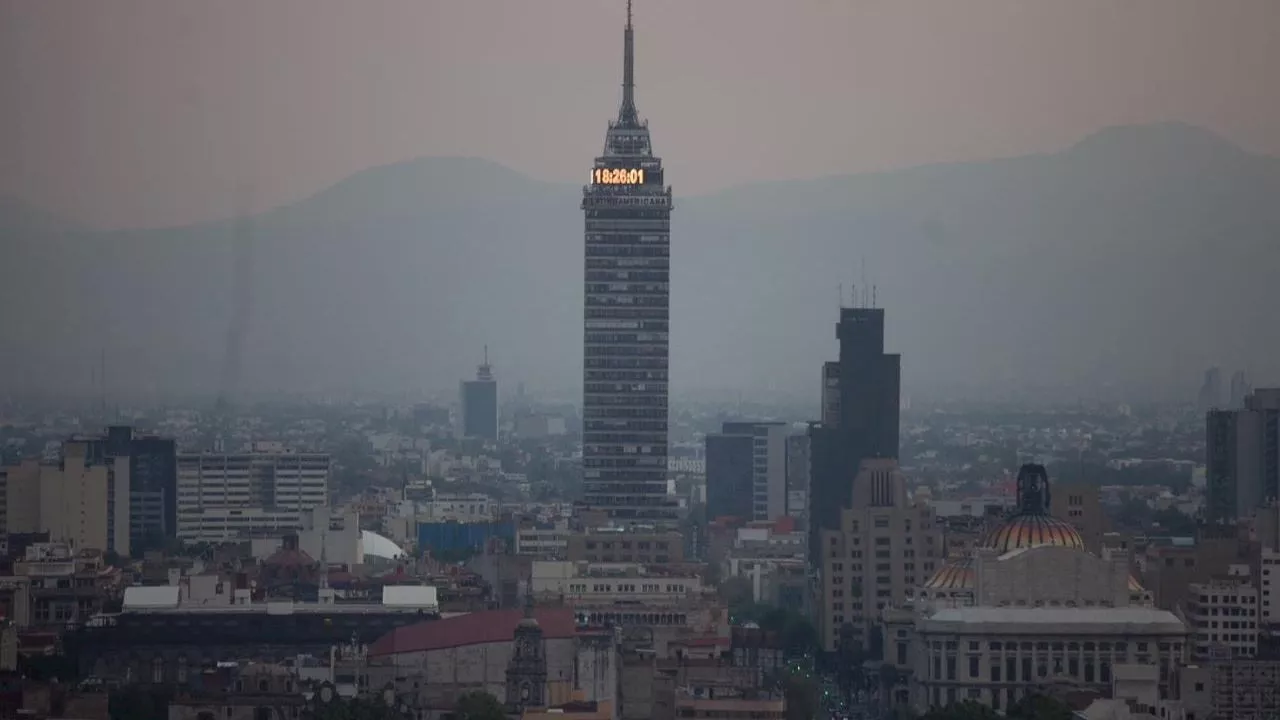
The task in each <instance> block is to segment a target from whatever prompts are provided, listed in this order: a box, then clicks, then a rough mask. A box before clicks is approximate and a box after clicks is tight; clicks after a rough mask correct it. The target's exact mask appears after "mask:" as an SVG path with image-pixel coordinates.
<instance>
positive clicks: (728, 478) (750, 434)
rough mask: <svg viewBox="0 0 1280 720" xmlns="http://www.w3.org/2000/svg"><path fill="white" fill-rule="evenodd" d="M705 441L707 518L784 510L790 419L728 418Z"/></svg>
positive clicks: (772, 515)
mask: <svg viewBox="0 0 1280 720" xmlns="http://www.w3.org/2000/svg"><path fill="white" fill-rule="evenodd" d="M706 443H707V517H708V518H716V517H723V516H726V515H731V516H734V517H740V518H742V519H744V520H776V519H777V518H780V517H782V516H783V515H786V513H787V455H786V452H787V425H786V423H781V422H727V423H724V425H723V429H722V431H721V432H720V433H719V434H714V433H713V434H709V435H707V438H706Z"/></svg>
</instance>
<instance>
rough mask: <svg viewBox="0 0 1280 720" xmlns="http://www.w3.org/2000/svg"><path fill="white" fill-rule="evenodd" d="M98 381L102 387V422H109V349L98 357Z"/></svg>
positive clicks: (103, 349)
mask: <svg viewBox="0 0 1280 720" xmlns="http://www.w3.org/2000/svg"><path fill="white" fill-rule="evenodd" d="M98 380H99V381H100V382H101V384H102V387H101V388H99V390H100V391H101V395H100V399H101V403H102V421H103V422H106V421H107V349H106V348H105V347H104V348H102V350H101V353H100V355H99V357H98Z"/></svg>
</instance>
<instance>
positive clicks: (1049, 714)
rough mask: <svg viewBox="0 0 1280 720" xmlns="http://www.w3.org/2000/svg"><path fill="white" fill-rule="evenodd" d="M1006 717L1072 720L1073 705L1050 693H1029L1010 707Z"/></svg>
mask: <svg viewBox="0 0 1280 720" xmlns="http://www.w3.org/2000/svg"><path fill="white" fill-rule="evenodd" d="M1005 717H1006V718H1016V720H1071V718H1073V717H1075V713H1074V712H1072V711H1071V707H1070V706H1069V705H1067V704H1066V703H1064V702H1062V701H1061V700H1058V699H1057V698H1052V697H1049V696H1048V695H1038V694H1037V695H1028V696H1026V697H1024V698H1022V699H1021V700H1019V701H1018V702H1016V703H1014V704H1013V706H1012V707H1010V708H1009V712H1008V713H1006V714H1005Z"/></svg>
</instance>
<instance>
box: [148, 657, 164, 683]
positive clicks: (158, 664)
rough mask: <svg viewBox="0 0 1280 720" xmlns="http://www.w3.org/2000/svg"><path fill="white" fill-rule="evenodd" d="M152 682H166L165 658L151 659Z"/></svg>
mask: <svg viewBox="0 0 1280 720" xmlns="http://www.w3.org/2000/svg"><path fill="white" fill-rule="evenodd" d="M151 682H153V683H162V682H164V658H152V659H151Z"/></svg>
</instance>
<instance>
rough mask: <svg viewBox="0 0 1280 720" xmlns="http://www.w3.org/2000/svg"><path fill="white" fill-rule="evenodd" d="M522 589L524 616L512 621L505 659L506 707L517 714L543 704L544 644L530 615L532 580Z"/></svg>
mask: <svg viewBox="0 0 1280 720" xmlns="http://www.w3.org/2000/svg"><path fill="white" fill-rule="evenodd" d="M529 585H530V587H529V588H528V590H527V591H526V593H525V606H524V618H523V619H522V620H521V621H520V624H519V625H516V631H515V637H514V638H513V639H512V650H511V661H510V662H508V663H507V710H508V712H512V713H516V714H519V713H520V712H523V711H524V710H526V709H528V708H540V707H546V691H547V648H546V643H545V642H544V641H543V637H542V628H541V627H539V626H538V621H537V619H535V618H534V617H533V587H532V586H533V582H532V578H530V583H529Z"/></svg>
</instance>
